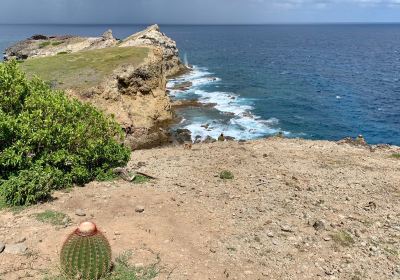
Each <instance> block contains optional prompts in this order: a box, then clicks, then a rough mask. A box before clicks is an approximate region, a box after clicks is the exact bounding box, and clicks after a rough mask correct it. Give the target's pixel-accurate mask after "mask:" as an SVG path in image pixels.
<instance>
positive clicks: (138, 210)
mask: <svg viewBox="0 0 400 280" xmlns="http://www.w3.org/2000/svg"><path fill="white" fill-rule="evenodd" d="M135 212H137V213H143V212H144V206H142V205H138V206H136V208H135Z"/></svg>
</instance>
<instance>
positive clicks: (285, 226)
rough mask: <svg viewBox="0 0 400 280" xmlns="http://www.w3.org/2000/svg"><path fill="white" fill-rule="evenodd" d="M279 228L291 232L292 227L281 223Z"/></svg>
mask: <svg viewBox="0 0 400 280" xmlns="http://www.w3.org/2000/svg"><path fill="white" fill-rule="evenodd" d="M281 230H282V231H284V232H293V229H292V228H291V227H290V226H289V225H282V226H281Z"/></svg>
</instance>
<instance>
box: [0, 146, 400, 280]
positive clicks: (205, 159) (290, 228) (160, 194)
mask: <svg viewBox="0 0 400 280" xmlns="http://www.w3.org/2000/svg"><path fill="white" fill-rule="evenodd" d="M399 151H400V149H399V148H396V147H392V148H391V149H380V150H376V151H373V152H371V151H370V150H369V149H367V148H359V147H351V146H348V145H338V144H336V143H333V142H326V141H306V140H285V139H269V140H260V141H252V142H246V143H236V142H223V143H214V144H199V145H194V146H193V148H192V149H191V150H185V149H183V147H167V148H160V149H152V150H142V151H136V152H134V153H133V154H132V161H131V162H130V168H133V169H136V170H139V171H142V172H145V173H148V174H150V175H152V176H154V177H156V178H157V179H156V180H153V181H150V182H147V183H144V184H140V185H139V184H132V183H128V182H125V181H122V180H121V181H115V182H103V183H97V182H94V183H91V184H89V185H87V186H86V187H84V188H75V189H74V190H72V191H71V192H69V193H62V192H58V193H56V194H55V197H56V200H54V201H53V202H50V203H46V204H43V205H38V206H34V207H31V208H28V209H25V210H23V211H22V212H19V213H13V212H10V211H0V242H3V243H6V244H7V245H8V244H13V243H17V242H18V241H22V243H23V244H25V245H26V246H27V247H28V251H27V253H25V254H24V255H14V254H9V253H5V252H3V253H1V254H0V264H1V265H0V279H4V280H12V279H43V275H44V274H45V272H46V271H48V270H50V271H54V270H56V269H57V265H58V251H59V250H60V246H61V244H62V241H63V240H64V238H65V236H66V235H67V234H68V233H69V232H71V231H72V230H73V229H74V228H75V227H76V225H77V224H78V223H79V222H81V221H84V220H87V219H92V220H94V221H95V222H96V223H97V224H98V226H99V227H100V228H101V229H102V230H103V231H105V232H106V233H105V234H106V236H107V237H108V238H109V240H110V243H111V246H112V248H113V254H114V256H117V255H118V254H120V253H122V252H124V251H127V250H131V251H132V252H133V257H132V260H131V261H132V263H134V264H136V265H137V266H147V265H150V264H153V263H158V265H157V268H158V269H159V270H160V272H159V274H158V276H157V278H156V279H177V280H179V279H351V280H358V279H360V280H361V279H382V280H383V279H400V239H399V237H400V203H399V198H400V159H396V158H393V157H391V155H392V154H393V153H398V152H399ZM139 166H140V167H139ZM222 170H229V171H231V172H232V173H233V174H234V176H235V178H234V179H233V180H222V179H220V178H219V176H218V174H219V173H220V172H221V171H222ZM138 206H141V207H142V206H143V207H144V212H142V213H139V212H136V211H135V209H136V208H137V207H138ZM47 209H51V210H56V211H59V212H63V213H66V214H68V215H69V216H70V217H71V219H72V221H71V223H70V224H69V225H68V226H67V227H64V226H53V225H50V224H46V223H43V222H40V221H38V220H37V219H36V218H35V217H34V215H33V214H35V213H39V212H43V211H44V210H47ZM77 209H82V210H83V211H84V212H85V214H86V216H85V217H80V216H77V215H76V210H77ZM24 239H26V240H24Z"/></svg>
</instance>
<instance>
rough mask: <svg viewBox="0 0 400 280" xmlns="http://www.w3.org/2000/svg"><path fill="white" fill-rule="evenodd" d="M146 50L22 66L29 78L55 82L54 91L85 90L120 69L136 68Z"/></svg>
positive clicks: (46, 60)
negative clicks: (128, 66) (124, 67)
mask: <svg viewBox="0 0 400 280" xmlns="http://www.w3.org/2000/svg"><path fill="white" fill-rule="evenodd" d="M148 52H149V49H148V48H140V47H126V48H120V47H113V48H105V49H99V50H90V51H82V52H77V53H67V54H63V55H56V56H50V57H39V58H31V59H28V60H26V61H25V62H24V63H23V64H22V69H23V70H24V71H25V72H27V74H28V76H29V77H33V76H35V75H37V76H39V77H40V78H42V79H44V80H45V81H53V80H57V81H58V83H57V85H56V86H57V88H60V89H66V88H75V89H84V88H90V87H93V86H95V85H97V84H98V83H99V82H101V81H102V80H104V78H105V77H106V76H110V75H111V74H112V73H113V71H114V70H115V69H116V68H118V67H119V66H122V65H128V64H129V65H134V66H135V65H139V64H140V63H142V62H143V60H144V59H145V58H146V57H147V55H148Z"/></svg>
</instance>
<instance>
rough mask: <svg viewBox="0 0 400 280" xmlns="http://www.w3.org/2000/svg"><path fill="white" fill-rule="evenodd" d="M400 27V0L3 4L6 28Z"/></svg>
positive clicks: (10, 0)
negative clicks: (16, 25) (59, 25)
mask: <svg viewBox="0 0 400 280" xmlns="http://www.w3.org/2000/svg"><path fill="white" fill-rule="evenodd" d="M324 21H392V22H393V21H400V0H0V22H1V23H195V24H196V23H201V24H207V23H269V22H324Z"/></svg>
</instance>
